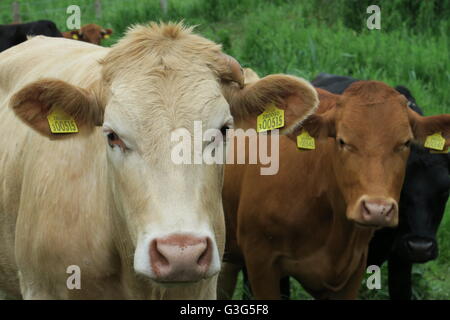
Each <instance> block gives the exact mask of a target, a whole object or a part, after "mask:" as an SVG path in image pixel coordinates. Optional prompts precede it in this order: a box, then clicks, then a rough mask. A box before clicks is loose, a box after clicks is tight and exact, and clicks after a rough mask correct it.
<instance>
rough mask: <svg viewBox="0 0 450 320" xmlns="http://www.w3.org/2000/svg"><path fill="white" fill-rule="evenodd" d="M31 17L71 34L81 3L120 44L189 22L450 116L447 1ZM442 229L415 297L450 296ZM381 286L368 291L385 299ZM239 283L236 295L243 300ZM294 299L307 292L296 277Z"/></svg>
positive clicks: (28, 6)
mask: <svg viewBox="0 0 450 320" xmlns="http://www.w3.org/2000/svg"><path fill="white" fill-rule="evenodd" d="M11 2H12V0H3V1H1V2H0V24H2V23H10V22H11V9H10V8H11ZM19 2H20V5H21V14H22V20H23V21H24V22H25V21H33V20H38V19H50V20H53V21H55V23H56V24H57V26H58V27H59V29H60V30H62V31H65V30H67V27H66V19H67V17H68V15H67V14H66V12H65V10H66V8H67V6H68V5H71V4H78V5H79V6H80V7H81V10H82V17H81V18H82V21H81V22H82V24H86V23H93V22H94V23H97V24H100V25H102V26H103V27H107V28H113V29H114V34H113V37H112V38H111V39H110V40H108V41H105V42H104V43H103V44H104V45H106V46H109V45H112V44H114V43H115V42H116V41H117V39H119V38H120V37H121V36H122V35H123V33H124V31H125V30H126V28H127V27H128V26H130V25H131V24H136V23H145V22H147V21H151V20H152V21H159V20H164V21H169V20H170V21H179V20H184V21H185V23H186V24H189V25H198V27H197V31H198V32H200V33H201V34H203V35H204V36H206V37H208V38H210V39H212V40H214V41H217V42H220V43H222V44H223V47H224V50H225V51H226V52H228V53H230V54H232V55H234V56H235V57H236V58H237V59H238V60H239V61H240V62H241V64H242V65H243V66H248V67H251V68H253V69H254V70H256V71H257V72H258V73H259V74H260V75H266V74H270V73H280V72H284V73H291V74H295V75H298V76H302V77H304V78H307V79H311V78H312V77H314V76H315V75H317V74H318V73H319V72H329V73H335V74H341V75H350V76H353V77H356V78H360V79H376V80H381V81H385V82H387V83H388V84H391V85H397V84H402V85H406V86H407V87H409V88H410V89H411V91H412V92H413V94H414V96H415V97H416V100H417V101H418V104H419V105H420V106H422V107H423V109H424V111H425V113H426V114H428V115H431V114H438V113H448V112H450V90H449V83H450V58H449V57H450V39H449V30H450V20H449V19H448V17H450V1H439V0H427V1H423V0H342V1H331V0H310V1H301V0H226V1H225V0H169V11H168V15H167V16H163V15H162V13H161V9H160V7H159V1H157V0H127V1H124V0H102V9H103V10H102V12H103V14H102V16H101V17H100V18H98V19H97V18H96V17H95V10H94V6H93V2H94V1H92V0H75V1H74V0H20V1H19ZM371 4H377V5H379V6H380V8H381V30H368V29H367V28H366V19H367V18H368V16H369V14H367V13H366V8H367V7H368V5H371ZM448 211H449V209H448V208H447V212H446V214H445V217H444V222H443V224H442V226H441V228H440V230H439V234H438V239H439V245H440V257H439V258H438V259H437V260H436V261H433V262H430V263H427V264H424V265H416V266H415V267H414V271H413V281H414V288H415V289H414V296H415V297H416V298H418V299H430V298H434V299H450V277H449V275H450V213H449V212H448ZM386 288H387V282H386V270H385V268H384V269H383V287H382V289H381V290H376V291H368V290H362V297H363V298H367V299H373V298H377V299H385V298H387V297H388V294H387V290H386ZM242 290H243V289H242V284H239V289H238V292H237V293H236V295H235V297H238V296H240V294H241V292H242ZM292 291H293V293H294V298H306V297H308V295H307V294H306V293H304V291H303V290H302V289H301V287H300V286H299V285H298V284H297V283H295V282H294V281H293V290H292Z"/></svg>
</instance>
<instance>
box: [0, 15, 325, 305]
mask: <svg viewBox="0 0 450 320" xmlns="http://www.w3.org/2000/svg"><path fill="white" fill-rule="evenodd" d="M42 57H45V59H43V58H42ZM229 60H230V59H224V56H223V54H222V52H221V48H220V46H218V45H217V44H215V43H213V42H211V41H209V40H206V39H204V38H202V37H200V36H197V35H195V34H193V33H192V30H191V29H190V28H186V27H183V26H182V25H175V24H169V25H165V24H160V25H158V24H151V25H150V26H146V27H144V26H136V27H134V28H132V29H130V30H129V31H128V33H127V35H126V36H125V38H123V39H122V40H121V41H119V43H118V44H117V45H115V46H114V47H113V48H111V49H109V48H102V47H99V46H95V45H92V44H88V43H83V42H80V41H71V40H67V39H50V38H46V37H40V36H38V37H35V38H33V39H31V40H29V41H27V42H26V43H24V44H21V45H19V46H17V47H16V48H13V49H11V50H8V52H5V53H3V54H2V55H1V56H0V99H1V100H0V130H1V131H0V144H1V145H2V153H1V154H0V172H1V174H0V288H1V289H3V290H5V291H6V292H7V294H8V295H9V296H10V297H17V298H20V297H24V298H27V299H36V298H96V299H101V298H138V299H141V298H152V299H177V298H186V299H212V298H215V296H216V277H217V275H215V274H214V272H217V271H218V268H219V263H220V262H219V260H220V258H221V256H222V253H223V248H224V239H225V235H224V232H225V230H224V218H223V211H222V202H221V189H222V176H223V170H222V169H223V168H222V166H221V165H192V166H190V165H175V164H174V163H173V162H172V161H171V159H170V154H171V152H170V151H171V147H172V145H173V144H174V143H173V142H171V133H173V132H175V131H176V130H178V129H179V128H186V129H188V132H190V133H192V131H193V121H195V120H202V125H203V129H207V128H217V129H220V128H221V127H222V126H224V125H226V124H230V123H232V122H233V121H232V117H231V114H230V113H233V115H235V117H239V114H240V113H239V112H237V111H239V109H240V108H245V110H246V112H247V113H249V114H251V113H257V112H259V111H260V110H261V109H263V108H262V107H261V106H260V105H256V103H259V102H260V101H267V99H265V98H264V97H263V95H267V96H269V97H271V98H273V99H274V100H275V101H278V102H280V107H282V108H285V109H286V112H287V113H288V114H289V112H290V111H289V110H290V109H291V108H295V109H301V110H302V111H301V112H294V113H291V114H293V115H295V117H294V116H293V117H290V118H289V119H286V123H287V125H289V126H295V125H296V123H298V122H299V121H302V120H303V119H304V118H305V117H306V115H307V114H309V113H310V112H311V110H312V109H314V108H315V107H316V105H317V95H316V94H315V92H314V90H312V89H311V88H310V87H309V86H305V85H304V82H303V81H302V80H300V79H297V78H295V77H287V76H274V77H266V78H265V79H262V80H261V81H263V80H264V81H263V83H262V84H260V85H259V86H258V85H257V83H256V84H255V85H253V86H252V87H248V88H247V87H246V88H244V90H240V89H239V86H237V85H236V84H234V83H233V82H230V80H232V79H233V72H232V71H230V70H229V69H230V66H229V65H228V62H229ZM235 69H236V68H235ZM280 84H283V85H287V87H288V88H289V90H283V88H281V87H280ZM258 88H262V89H264V90H263V92H262V94H258V93H257V92H255V90H257V89H258ZM262 89H260V90H262ZM248 94H251V97H258V99H255V100H254V101H253V102H252V98H249V97H247V95H248ZM302 94H305V95H306V96H308V97H311V98H309V100H308V101H309V102H310V104H309V105H308V104H304V103H302V104H301V105H300V103H299V101H301V95H302ZM8 106H9V108H8ZM55 107H58V108H61V109H62V110H64V111H65V112H66V113H68V114H69V115H71V116H72V117H73V118H74V119H75V120H76V122H77V125H78V126H79V129H80V132H79V133H78V134H72V135H57V134H53V133H51V132H50V131H49V128H48V125H47V120H46V116H47V115H48V113H49V112H51V110H53V109H54V108H55ZM230 111H231V112H230ZM21 122H23V123H21ZM100 125H101V126H102V127H99V126H100ZM30 127H31V128H32V129H34V130H31V129H30ZM102 131H105V133H106V134H108V132H112V131H114V132H115V133H117V134H118V136H120V137H121V140H122V141H121V142H122V145H127V150H123V149H122V148H118V147H114V145H113V146H112V147H110V146H108V143H107V141H106V139H105V136H104V135H105V134H104V133H103V132H102ZM48 138H50V139H48ZM196 139H198V137H196ZM55 140H58V141H55ZM174 233H175V234H177V233H180V234H181V233H182V234H186V233H187V234H193V235H197V234H199V235H202V236H208V237H210V239H211V241H212V246H213V247H214V252H213V262H212V263H211V265H212V267H211V268H210V269H211V270H212V271H211V273H210V274H209V273H207V274H205V279H203V280H200V281H197V282H195V283H192V284H186V285H183V286H163V285H161V284H157V283H155V282H153V281H151V280H150V279H149V278H154V277H155V274H154V273H153V270H152V268H150V261H149V257H148V255H149V243H150V241H151V239H155V238H157V237H163V236H166V235H168V234H174ZM71 265H77V266H79V267H80V268H81V290H68V288H67V286H66V281H67V278H68V277H69V274H67V273H66V270H67V268H68V267H69V266H71ZM136 272H138V273H136Z"/></svg>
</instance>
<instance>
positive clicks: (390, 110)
mask: <svg viewBox="0 0 450 320" xmlns="http://www.w3.org/2000/svg"><path fill="white" fill-rule="evenodd" d="M406 103H407V101H406V99H405V98H404V97H403V96H402V95H401V94H399V93H398V92H397V91H396V90H395V89H393V88H391V87H389V86H388V85H386V84H385V83H382V82H378V81H357V82H355V83H353V84H352V85H351V86H350V87H349V88H348V89H347V90H345V92H344V94H343V95H342V96H341V97H340V98H339V101H338V103H337V106H338V108H337V113H336V122H337V127H338V130H339V128H341V129H344V130H345V128H348V129H349V130H346V131H351V130H350V129H353V135H355V136H360V137H361V136H364V135H376V136H378V137H381V138H383V137H384V138H389V136H392V138H395V137H397V136H398V135H408V134H410V133H411V128H410V125H409V119H408V113H407V104H406ZM355 129H356V130H355ZM347 133H348V134H351V132H347ZM400 138H403V137H400Z"/></svg>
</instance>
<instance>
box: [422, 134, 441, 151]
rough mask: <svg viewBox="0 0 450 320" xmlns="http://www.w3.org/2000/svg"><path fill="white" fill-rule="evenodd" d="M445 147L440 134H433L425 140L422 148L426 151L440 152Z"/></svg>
mask: <svg viewBox="0 0 450 320" xmlns="http://www.w3.org/2000/svg"><path fill="white" fill-rule="evenodd" d="M444 146H445V139H444V138H443V137H442V135H441V133H440V132H438V133H435V134H432V135H431V136H428V137H427V139H426V140H425V144H424V147H425V148H428V149H433V150H438V151H442V150H443V149H444Z"/></svg>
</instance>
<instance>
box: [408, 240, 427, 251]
mask: <svg viewBox="0 0 450 320" xmlns="http://www.w3.org/2000/svg"><path fill="white" fill-rule="evenodd" d="M407 244H408V247H409V249H410V250H412V251H421V252H426V251H430V250H431V249H432V248H433V242H432V241H429V240H408V241H407Z"/></svg>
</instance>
